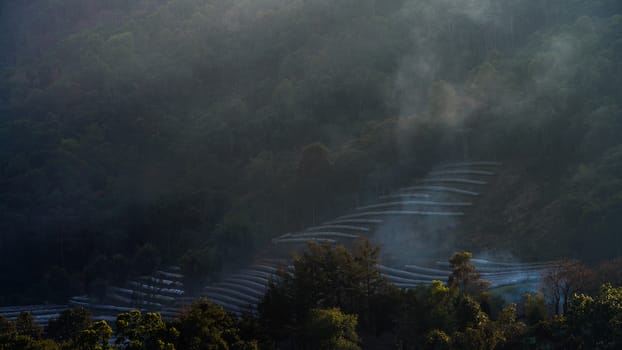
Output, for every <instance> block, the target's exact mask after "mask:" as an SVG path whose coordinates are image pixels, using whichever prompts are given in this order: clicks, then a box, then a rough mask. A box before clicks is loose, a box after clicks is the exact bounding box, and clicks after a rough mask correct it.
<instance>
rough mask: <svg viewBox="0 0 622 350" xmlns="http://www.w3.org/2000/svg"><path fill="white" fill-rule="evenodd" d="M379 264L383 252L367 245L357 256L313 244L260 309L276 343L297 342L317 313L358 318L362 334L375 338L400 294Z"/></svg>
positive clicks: (356, 250) (356, 251) (342, 249)
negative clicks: (334, 311)
mask: <svg viewBox="0 0 622 350" xmlns="http://www.w3.org/2000/svg"><path fill="white" fill-rule="evenodd" d="M378 258H379V249H378V248H377V247H375V246H373V245H371V244H370V243H369V241H367V240H361V241H360V242H358V243H357V245H356V246H355V247H354V248H353V250H352V251H349V250H348V249H346V248H345V247H342V246H336V247H334V246H332V245H329V244H316V243H310V244H309V246H308V248H307V250H306V251H305V252H303V253H302V254H301V255H300V256H297V257H295V258H294V264H293V265H294V271H293V273H292V274H290V273H288V272H286V271H281V273H280V274H279V278H278V280H276V281H273V283H272V284H271V285H270V287H269V289H268V292H267V293H266V296H265V297H264V299H263V300H262V302H261V303H260V305H259V313H260V315H261V320H262V322H263V324H264V329H266V330H267V331H268V332H269V334H271V335H272V337H273V338H275V339H277V340H282V339H283V338H290V337H294V338H296V337H297V336H300V335H302V334H303V333H304V331H303V329H304V325H305V324H306V322H307V321H308V320H309V318H310V317H311V315H310V314H309V312H310V311H311V310H312V309H316V308H322V309H329V308H338V309H340V310H341V311H342V312H344V313H346V314H356V315H358V319H359V322H360V326H361V328H362V329H364V330H366V331H370V332H372V333H373V332H376V331H380V330H382V329H383V328H386V327H387V324H386V323H390V320H391V313H392V312H393V311H395V310H394V304H393V302H392V301H391V298H392V297H393V296H394V294H397V292H396V289H395V287H393V286H391V285H389V283H388V282H387V281H386V279H385V278H384V277H382V276H381V274H380V270H378V267H377V263H378Z"/></svg>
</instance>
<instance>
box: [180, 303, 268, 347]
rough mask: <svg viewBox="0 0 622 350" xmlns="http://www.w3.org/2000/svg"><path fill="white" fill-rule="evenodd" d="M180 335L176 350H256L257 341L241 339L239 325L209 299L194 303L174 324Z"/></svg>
mask: <svg viewBox="0 0 622 350" xmlns="http://www.w3.org/2000/svg"><path fill="white" fill-rule="evenodd" d="M172 326H173V327H175V329H177V330H178V331H179V338H178V339H177V341H176V342H175V348H177V349H188V350H207V349H209V350H212V349H213V350H229V349H232V350H256V349H257V341H256V340H253V339H242V338H241V336H240V330H239V328H238V325H237V322H236V320H235V318H234V317H233V316H231V315H230V314H228V313H227V312H226V311H225V310H224V309H223V308H222V307H221V306H220V305H216V304H214V303H212V302H210V301H208V300H206V299H199V300H198V301H195V302H194V303H192V305H191V306H190V308H189V309H188V310H186V311H185V312H184V313H183V314H182V315H181V316H180V317H179V319H177V320H175V321H174V322H173V324H172Z"/></svg>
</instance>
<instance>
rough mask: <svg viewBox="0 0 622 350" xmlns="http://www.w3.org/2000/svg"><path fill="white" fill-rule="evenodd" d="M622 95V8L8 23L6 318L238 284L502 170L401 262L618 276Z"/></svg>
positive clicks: (281, 9)
mask: <svg viewBox="0 0 622 350" xmlns="http://www.w3.org/2000/svg"><path fill="white" fill-rule="evenodd" d="M620 86H622V2H620V1H618V0H599V1H591V0H546V1H534V0H497V1H493V0H465V1H451V0H382V1H381V0H338V1H337V0H139V1H129V0H114V1H112V0H109V1H96V0H63V1H59V0H33V1H17V0H13V1H9V0H5V1H2V2H1V3H0V306H8V305H26V304H38V303H64V302H66V300H67V299H68V298H69V297H71V296H75V295H83V294H84V295H89V296H100V297H101V296H103V295H104V294H105V293H104V291H105V289H106V288H107V287H109V286H114V285H119V284H122V283H124V282H125V281H127V280H128V279H129V278H132V277H133V276H139V275H145V274H149V273H152V272H153V271H155V270H157V269H159V268H161V266H170V265H179V266H181V269H182V272H183V274H184V275H185V276H186V278H188V281H187V283H188V284H193V283H197V284H200V283H204V282H205V281H218V280H219V279H221V278H222V277H223V276H224V275H226V274H227V273H229V272H230V271H234V270H236V269H238V268H240V267H243V266H245V265H247V264H249V263H250V262H252V261H253V259H255V257H257V256H262V254H265V250H266V248H265V247H266V246H269V245H270V242H271V240H272V239H273V238H275V237H277V236H279V235H282V234H285V233H288V232H297V231H300V230H303V229H304V228H306V227H310V226H315V225H318V224H320V223H322V222H324V221H326V220H329V219H333V218H335V217H338V216H339V215H342V214H344V213H346V212H347V211H348V210H349V209H351V208H353V207H357V206H362V205H365V204H369V203H372V201H373V200H374V198H377V197H378V196H379V195H387V194H390V193H394V192H395V191H398V190H399V189H400V188H403V187H405V186H408V185H409V184H410V183H411V182H412V180H413V179H415V178H418V177H424V176H425V174H426V173H427V172H428V171H430V169H433V168H434V167H435V166H437V165H439V164H443V163H447V162H460V161H468V160H486V161H494V162H499V163H502V164H503V165H502V167H500V168H499V170H498V174H497V176H496V177H495V179H494V180H493V181H491V182H490V184H489V187H488V188H487V190H486V191H485V193H483V194H482V195H481V196H479V198H477V203H476V204H477V205H476V206H474V208H473V209H472V210H471V211H469V213H468V215H466V216H465V217H464V218H457V219H443V220H445V221H444V222H443V225H445V226H446V227H450V228H451V235H447V236H442V237H440V236H434V237H430V238H429V239H426V240H422V241H420V242H415V243H413V244H412V245H409V246H406V245H403V244H401V243H399V242H398V243H396V241H395V240H394V238H393V237H394V235H395V233H394V232H395V231H396V230H402V228H398V226H390V225H388V224H387V225H385V226H384V227H380V228H378V232H379V233H378V240H379V241H380V243H381V246H382V247H383V249H384V250H383V252H384V254H385V255H384V257H385V258H386V259H398V260H399V261H401V262H404V263H407V261H406V260H407V259H408V258H410V257H412V258H417V257H419V258H423V257H426V258H428V257H430V256H431V255H432V254H433V253H434V254H447V255H446V256H450V254H451V253H452V252H454V251H463V250H468V251H472V252H475V253H476V255H477V254H479V256H484V255H486V256H496V257H499V256H503V257H510V258H511V259H512V260H513V261H552V260H555V259H560V258H572V259H579V260H582V261H584V262H586V263H590V264H599V263H602V262H603V261H606V260H609V259H613V258H616V257H618V256H621V255H622V235H621V234H620V227H621V226H622V138H621V137H620V135H622V105H621V103H622V89H620ZM439 220H440V219H439ZM449 220H451V222H450V221H449ZM430 225H437V223H436V222H434V223H432V224H430ZM399 227H402V226H399ZM430 227H431V226H430ZM434 227H436V226H434ZM417 234H419V233H417ZM400 259H401V260H400ZM612 282H613V281H612Z"/></svg>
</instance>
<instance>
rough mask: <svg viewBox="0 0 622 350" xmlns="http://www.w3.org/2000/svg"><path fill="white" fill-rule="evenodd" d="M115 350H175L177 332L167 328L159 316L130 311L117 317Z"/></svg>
mask: <svg viewBox="0 0 622 350" xmlns="http://www.w3.org/2000/svg"><path fill="white" fill-rule="evenodd" d="M115 335H116V337H117V340H116V341H115V343H116V348H117V349H122V350H175V346H174V343H175V341H176V340H177V337H178V336H179V332H178V331H177V329H175V328H174V327H168V326H167V325H166V324H165V323H164V321H162V318H161V316H160V314H157V313H153V312H147V313H145V314H144V315H143V314H142V313H141V312H140V311H138V310H134V311H130V312H126V313H122V314H120V315H117V321H116V332H115Z"/></svg>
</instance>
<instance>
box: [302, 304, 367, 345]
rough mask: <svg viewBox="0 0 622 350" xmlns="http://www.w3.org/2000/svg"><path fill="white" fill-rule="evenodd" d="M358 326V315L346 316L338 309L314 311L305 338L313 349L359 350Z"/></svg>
mask: <svg viewBox="0 0 622 350" xmlns="http://www.w3.org/2000/svg"><path fill="white" fill-rule="evenodd" d="M356 325H357V317H356V315H348V314H344V313H343V312H341V310H339V309H337V308H331V309H313V310H311V313H310V318H309V321H308V324H307V325H306V327H305V336H306V338H307V340H308V342H309V344H310V346H311V348H312V349H320V350H359V349H361V348H360V347H359V345H358V343H359V341H360V340H359V337H358V334H357V333H356Z"/></svg>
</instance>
